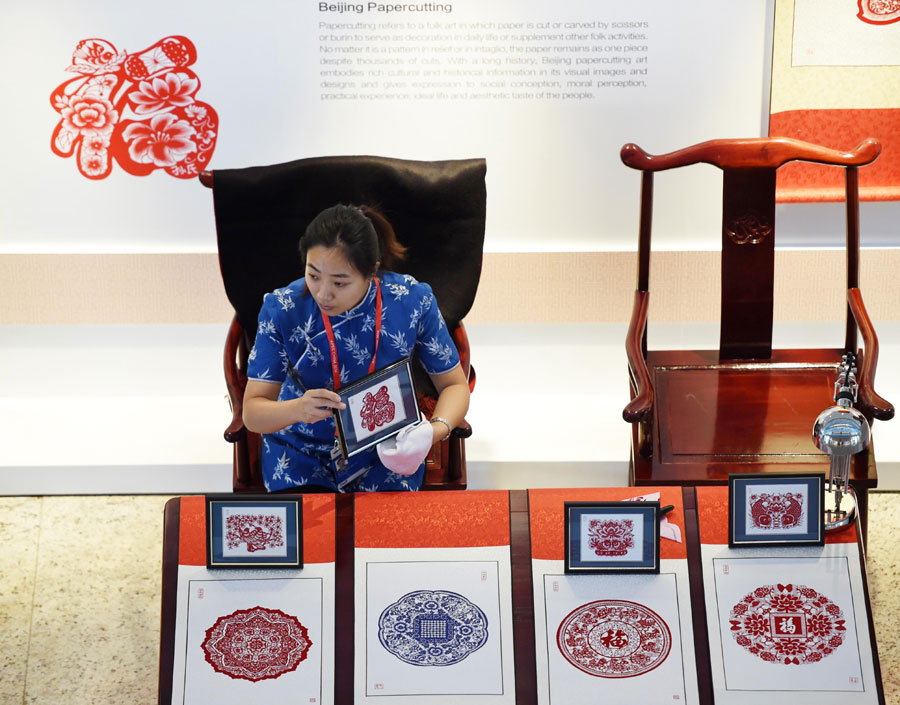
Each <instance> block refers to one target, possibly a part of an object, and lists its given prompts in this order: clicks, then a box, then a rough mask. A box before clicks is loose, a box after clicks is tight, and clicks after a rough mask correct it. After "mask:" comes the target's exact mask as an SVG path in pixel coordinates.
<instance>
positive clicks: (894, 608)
mask: <svg viewBox="0 0 900 705" xmlns="http://www.w3.org/2000/svg"><path fill="white" fill-rule="evenodd" d="M898 536H900V494H898V493H895V492H873V493H871V494H870V495H869V546H868V548H867V550H866V552H867V556H866V573H867V574H868V579H869V597H870V599H871V601H872V618H873V620H874V622H875V636H876V638H877V639H878V656H879V659H880V661H881V680H882V683H883V684H884V697H885V702H886V703H887V705H898V704H900V640H898V638H897V622H898V620H900V554H898V553H897V539H898Z"/></svg>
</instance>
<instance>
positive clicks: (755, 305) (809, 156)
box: [621, 138, 881, 359]
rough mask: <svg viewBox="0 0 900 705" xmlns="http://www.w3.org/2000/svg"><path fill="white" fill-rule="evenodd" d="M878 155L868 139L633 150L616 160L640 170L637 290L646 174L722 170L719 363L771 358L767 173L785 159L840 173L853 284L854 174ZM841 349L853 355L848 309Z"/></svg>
mask: <svg viewBox="0 0 900 705" xmlns="http://www.w3.org/2000/svg"><path fill="white" fill-rule="evenodd" d="M880 151H881V145H880V144H879V143H878V141H877V140H874V139H868V140H865V141H864V142H862V143H861V144H860V145H859V146H858V147H856V148H855V149H853V150H851V151H849V152H840V151H838V150H833V149H828V148H825V147H820V146H818V145H813V144H810V143H808V142H801V141H799V140H794V139H788V138H757V139H723V140H711V141H708V142H703V143H700V144H697V145H694V146H691V147H687V148H685V149H682V150H679V151H676V152H671V153H669V154H662V155H651V154H648V153H647V152H645V151H644V150H642V149H641V148H640V147H638V146H637V145H635V144H626V145H625V146H624V147H622V151H621V158H622V161H623V162H624V163H625V164H626V165H627V166H629V167H632V168H633V169H638V170H640V171H641V172H642V184H641V222H640V238H639V244H638V284H637V288H638V290H640V291H649V272H650V231H651V223H652V212H653V174H654V172H657V171H663V170H666V169H674V168H677V167H682V166H688V165H691V164H699V163H706V164H712V165H713V166H716V167H718V168H720V169H721V170H722V272H721V275H722V291H721V302H722V307H721V322H720V340H719V355H720V358H721V359H768V358H769V357H770V356H771V353H772V315H773V291H774V272H775V175H776V172H777V170H778V169H779V167H781V166H783V165H784V164H787V163H788V162H791V161H808V162H816V163H819V164H828V165H833V166H836V167H842V168H844V170H845V175H846V204H847V287H848V288H850V287H857V286H858V285H859V189H858V174H857V169H858V167H860V166H864V165H866V164H869V163H870V162H872V161H874V160H875V159H876V158H877V157H878V154H879V153H880ZM847 321H848V322H847V329H846V340H845V345H846V349H850V350H854V349H856V326H855V324H853V322H852V320H851V317H850V315H849V311H848V318H847Z"/></svg>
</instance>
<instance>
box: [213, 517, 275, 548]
mask: <svg viewBox="0 0 900 705" xmlns="http://www.w3.org/2000/svg"><path fill="white" fill-rule="evenodd" d="M225 543H226V545H227V546H228V548H230V549H235V548H237V547H238V546H240V545H241V544H242V543H243V544H247V551H248V552H249V553H256V551H264V550H265V549H267V548H277V547H279V546H284V522H283V521H281V517H278V516H274V515H266V514H232V515H230V516H228V517H227V518H226V519H225Z"/></svg>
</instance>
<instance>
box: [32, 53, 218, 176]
mask: <svg viewBox="0 0 900 705" xmlns="http://www.w3.org/2000/svg"><path fill="white" fill-rule="evenodd" d="M196 60H197V51H196V49H195V48H194V45H193V43H192V42H191V41H190V40H189V39H188V38H187V37H181V36H174V35H173V36H171V37H165V38H164V39H160V40H159V41H158V42H156V44H153V45H152V46H150V47H149V48H147V49H144V50H143V51H139V52H135V53H128V52H126V51H121V52H120V51H119V50H117V49H116V47H115V46H114V45H113V44H111V43H110V42H108V41H106V40H105V39H83V40H82V41H80V42H78V46H77V47H75V53H74V54H73V55H72V65H71V66H69V67H68V68H67V69H66V71H70V72H72V73H76V74H78V76H77V78H73V79H71V80H69V81H66V82H65V83H63V84H61V85H59V86H57V87H56V89H54V90H53V92H52V93H51V94H50V103H51V105H52V106H53V108H54V109H55V110H56V111H57V112H58V113H59V114H60V121H59V123H58V124H57V126H56V129H54V130H53V137H52V139H51V142H50V146H51V148H52V149H53V152H54V153H55V154H57V155H59V156H60V157H71V156H72V155H75V157H76V160H77V163H78V170H79V171H80V172H81V173H82V174H83V175H84V176H86V177H88V178H89V179H104V178H106V177H107V176H109V174H110V172H111V171H112V160H113V159H114V160H115V161H116V162H118V164H119V166H121V167H122V168H123V169H124V170H125V171H127V172H128V173H129V174H133V175H135V176H146V175H147V174H149V173H151V172H152V171H154V170H155V169H164V170H165V171H166V173H168V174H170V175H172V176H175V177H178V178H180V179H189V178H192V177H194V176H196V175H197V174H198V173H199V172H200V171H201V170H202V169H204V168H205V167H206V165H207V164H208V163H209V160H210V158H211V157H212V154H213V151H214V150H215V147H216V135H217V133H218V129H219V116H218V115H217V114H216V111H215V110H213V108H212V106H210V105H209V104H208V103H204V102H202V101H199V100H197V98H196V95H197V91H198V90H199V89H200V79H199V78H198V77H197V74H195V73H194V72H193V71H192V70H191V69H190V68H189V67H190V66H191V65H192V64H193V63H194V62H195V61H196Z"/></svg>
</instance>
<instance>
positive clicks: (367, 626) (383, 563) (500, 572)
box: [354, 546, 515, 705]
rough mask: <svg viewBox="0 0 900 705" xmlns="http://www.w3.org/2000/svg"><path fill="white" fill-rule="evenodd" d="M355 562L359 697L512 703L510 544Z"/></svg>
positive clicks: (361, 557) (369, 556)
mask: <svg viewBox="0 0 900 705" xmlns="http://www.w3.org/2000/svg"><path fill="white" fill-rule="evenodd" d="M355 561H356V562H355V571H356V572H355V581H356V586H355V600H356V620H355V623H356V627H355V628H356V642H355V643H356V658H355V681H354V689H355V691H356V698H355V700H356V702H364V701H369V700H370V699H371V702H377V703H381V704H383V705H390V704H391V703H405V704H407V705H408V703H410V702H412V701H414V702H415V703H417V705H418V704H419V703H429V704H435V705H436V704H438V703H514V702H515V680H514V666H513V650H512V593H511V588H510V584H511V583H510V580H511V576H510V565H509V547H508V546H500V547H487V548H441V549H438V548H429V549H357V550H356V556H355ZM407 635H408V637H407Z"/></svg>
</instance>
